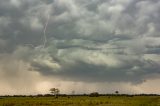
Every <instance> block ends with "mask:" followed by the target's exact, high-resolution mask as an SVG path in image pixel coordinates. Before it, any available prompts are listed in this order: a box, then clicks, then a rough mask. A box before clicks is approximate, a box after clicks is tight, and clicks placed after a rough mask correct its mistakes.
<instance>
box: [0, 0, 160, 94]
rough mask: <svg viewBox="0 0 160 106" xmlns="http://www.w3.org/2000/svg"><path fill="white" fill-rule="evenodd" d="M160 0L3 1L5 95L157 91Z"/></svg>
mask: <svg viewBox="0 0 160 106" xmlns="http://www.w3.org/2000/svg"><path fill="white" fill-rule="evenodd" d="M159 17H160V1H159V0H0V95H5V94H6V95H7V94H9V95H10V94H11V95H12V94H39V93H42V94H44V93H49V89H50V88H52V87H55V88H59V89H60V91H61V93H67V94H70V93H71V92H72V91H73V90H74V91H75V93H82V94H83V93H90V92H94V91H97V92H99V93H114V91H116V90H118V91H119V92H120V93H128V94H136V93H147V94H150V93H153V94H160V85H159V82H160V18H159Z"/></svg>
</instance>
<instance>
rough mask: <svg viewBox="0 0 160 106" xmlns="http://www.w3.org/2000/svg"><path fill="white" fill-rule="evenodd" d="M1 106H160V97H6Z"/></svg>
mask: <svg viewBox="0 0 160 106" xmlns="http://www.w3.org/2000/svg"><path fill="white" fill-rule="evenodd" d="M0 106H160V96H134V97H127V96H100V97H88V96H75V97H70V98H68V97H59V98H57V99H56V98H54V97H6V98H1V99H0Z"/></svg>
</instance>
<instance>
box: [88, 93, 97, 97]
mask: <svg viewBox="0 0 160 106" xmlns="http://www.w3.org/2000/svg"><path fill="white" fill-rule="evenodd" d="M89 96H90V97H98V96H99V93H98V92H92V93H90V94H89Z"/></svg>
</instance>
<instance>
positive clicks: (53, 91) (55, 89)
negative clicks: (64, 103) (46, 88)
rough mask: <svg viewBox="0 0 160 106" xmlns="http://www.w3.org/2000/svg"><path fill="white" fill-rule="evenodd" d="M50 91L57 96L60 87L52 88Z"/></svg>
mask: <svg viewBox="0 0 160 106" xmlns="http://www.w3.org/2000/svg"><path fill="white" fill-rule="evenodd" d="M50 92H51V93H52V94H54V96H55V97H57V95H58V94H59V93H60V90H59V89H58V88H51V89H50Z"/></svg>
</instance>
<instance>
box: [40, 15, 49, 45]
mask: <svg viewBox="0 0 160 106" xmlns="http://www.w3.org/2000/svg"><path fill="white" fill-rule="evenodd" d="M49 19H50V15H49V14H48V17H47V21H46V23H45V26H44V30H43V44H42V45H43V48H45V46H46V43H47V35H46V30H47V26H48V22H49Z"/></svg>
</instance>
